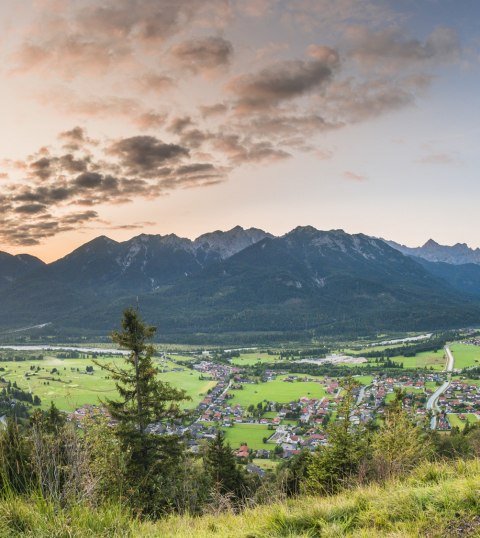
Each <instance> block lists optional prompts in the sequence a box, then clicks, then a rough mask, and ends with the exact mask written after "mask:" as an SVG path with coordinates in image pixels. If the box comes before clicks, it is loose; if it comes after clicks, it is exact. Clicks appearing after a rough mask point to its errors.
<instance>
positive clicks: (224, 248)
mask: <svg viewBox="0 0 480 538" xmlns="http://www.w3.org/2000/svg"><path fill="white" fill-rule="evenodd" d="M266 237H273V235H271V234H269V233H266V232H264V231H263V230H259V229H258V228H249V229H248V230H244V229H243V228H242V227H241V226H235V228H232V229H231V230H229V231H228V232H221V231H216V232H210V233H206V234H203V235H201V236H200V237H198V238H197V239H195V241H194V245H195V248H196V249H197V250H200V249H203V250H205V251H206V252H209V253H216V255H217V256H218V257H219V259H222V260H225V259H227V258H229V257H230V256H233V255H234V254H236V253H237V252H240V251H241V250H243V249H244V248H247V247H249V246H251V245H254V244H255V243H258V242H259V241H261V240H262V239H265V238H266Z"/></svg>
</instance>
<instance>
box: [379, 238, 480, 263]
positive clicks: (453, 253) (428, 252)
mask: <svg viewBox="0 0 480 538" xmlns="http://www.w3.org/2000/svg"><path fill="white" fill-rule="evenodd" d="M385 242H386V243H388V244H389V245H390V246H391V247H393V248H395V249H397V250H399V251H400V252H402V253H403V254H406V255H407V256H417V257H419V258H424V259H425V260H428V261H430V262H444V263H450V264H452V265H463V264H466V263H476V264H480V248H476V249H472V248H470V247H469V246H468V245H467V244H465V243H456V244H455V245H452V246H448V245H440V244H438V243H437V242H436V241H434V240H433V239H429V240H428V241H427V242H426V243H425V244H424V245H423V246H421V247H413V248H412V247H406V246H405V245H401V244H399V243H396V242H395V241H385Z"/></svg>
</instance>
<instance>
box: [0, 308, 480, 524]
mask: <svg viewBox="0 0 480 538" xmlns="http://www.w3.org/2000/svg"><path fill="white" fill-rule="evenodd" d="M154 332H155V330H154V328H153V327H149V326H147V325H146V324H144V323H143V321H142V320H141V319H140V317H139V315H138V312H137V311H135V310H133V309H128V310H126V311H125V313H124V316H123V320H122V330H121V331H119V332H115V333H114V334H113V340H114V342H115V343H117V344H118V345H119V346H120V347H122V348H123V349H126V350H129V352H130V354H129V355H128V356H127V357H126V362H127V366H125V365H123V364H122V366H121V367H118V366H117V365H115V364H107V363H105V362H102V363H99V362H95V364H96V365H97V366H98V367H100V368H102V369H104V370H106V371H108V372H109V375H110V376H111V378H112V379H114V381H115V382H116V387H117V395H116V397H115V398H113V399H112V400H107V401H106V407H107V410H108V414H103V413H99V414H92V415H91V416H88V417H85V419H84V420H83V422H82V423H81V432H79V431H78V428H77V427H76V425H75V423H74V422H67V421H66V419H65V416H64V415H63V414H62V413H60V412H59V411H58V410H57V409H56V407H55V406H54V405H53V404H52V405H51V407H50V409H49V410H48V411H41V410H35V411H34V412H33V413H32V414H31V416H30V418H29V422H28V425H26V426H22V423H21V422H20V421H18V420H15V419H14V418H13V417H12V418H10V419H9V420H8V421H7V425H6V427H5V428H4V429H3V431H1V432H0V494H3V495H11V494H12V492H13V493H19V494H34V495H35V497H36V498H37V499H38V496H39V495H40V496H41V498H43V499H44V500H46V501H48V502H50V503H54V504H55V505H57V506H59V507H66V506H67V507H68V506H75V505H76V503H78V502H79V500H82V501H88V502H90V503H91V505H92V506H96V507H98V506H99V505H102V504H104V505H109V503H112V502H120V503H123V504H124V505H125V506H128V507H129V508H131V509H133V510H134V511H135V512H136V514H137V515H138V516H139V517H148V518H158V517H162V516H163V515H165V514H168V513H171V512H178V513H188V514H190V515H196V514H202V513H219V512H221V511H232V510H233V511H239V510H242V509H243V508H244V507H246V506H252V505H254V504H261V503H271V502H272V501H274V500H277V499H284V498H285V497H289V496H290V497H291V496H295V495H298V494H302V493H310V494H321V495H329V494H332V493H335V492H337V491H339V490H341V489H344V488H351V487H355V486H357V485H358V484H361V483H369V482H382V481H384V480H386V479H389V478H392V477H396V476H399V475H403V474H407V473H409V472H410V471H411V470H412V469H413V468H414V467H415V466H416V465H418V464H420V463H421V462H422V461H423V460H425V459H429V458H438V457H443V458H452V457H457V456H458V455H461V456H462V457H472V456H474V455H477V456H478V455H480V428H479V427H470V426H468V427H466V428H465V430H464V431H462V432H460V431H458V430H452V434H450V435H447V436H439V435H436V434H432V433H431V432H429V431H426V430H425V429H424V428H422V427H421V425H418V424H416V423H414V422H413V421H412V419H411V418H410V416H409V415H408V414H407V413H406V412H405V410H404V408H403V403H404V400H405V397H406V396H405V393H403V392H402V391H400V390H398V391H397V392H396V394H395V399H394V401H393V402H391V403H390V404H388V405H387V406H386V408H385V410H384V411H385V412H384V419H383V421H382V423H381V424H376V423H369V424H364V425H363V424H357V423H355V422H354V421H353V416H354V413H353V412H354V408H355V405H356V404H355V402H356V390H357V388H358V387H357V384H356V383H355V382H354V381H353V380H352V378H347V379H346V380H345V381H344V383H343V389H344V397H343V399H342V402H341V403H340V405H339V407H338V409H337V419H336V420H335V421H330V422H329V423H328V425H327V434H328V444H327V445H325V446H320V447H319V448H318V449H317V450H315V451H314V452H309V451H304V452H301V453H300V454H299V455H298V456H296V457H294V458H292V459H291V460H289V461H285V462H284V463H282V464H280V465H279V467H278V469H277V471H274V472H273V471H272V472H269V473H266V474H265V475H264V476H262V475H263V473H262V472H258V471H261V470H260V469H259V468H258V467H256V466H252V465H239V464H238V462H237V459H236V457H235V455H234V453H233V451H232V449H231V447H230V446H229V445H228V444H227V443H226V441H225V438H224V434H223V433H222V432H220V431H219V432H217V434H216V435H215V436H214V437H213V439H211V440H210V441H208V442H206V443H205V444H204V445H203V446H202V447H201V450H200V452H199V453H198V454H195V453H192V452H189V451H188V450H187V447H188V442H189V439H188V438H182V437H181V436H179V435H176V434H174V433H173V432H175V431H177V429H176V428H172V429H169V427H170V426H172V425H175V426H178V425H181V424H182V423H184V422H185V420H186V416H185V414H184V412H183V411H182V409H181V407H180V404H181V402H182V401H184V400H185V399H187V396H186V394H185V392H184V391H181V390H178V389H175V388H173V387H172V386H171V385H169V384H168V383H165V382H162V381H160V380H159V379H158V377H157V376H156V372H157V371H156V368H155V366H154V362H153V360H152V353H153V348H152V346H151V345H150V344H149V341H150V340H151V339H152V337H153V335H154ZM9 390H10V392H12V393H13V391H14V390H17V387H15V386H13V385H12V386H10V387H9ZM5 396H7V390H6V389H5ZM265 409H266V407H265V406H264V405H263V404H262V403H259V404H257V405H256V406H253V407H252V408H251V409H250V411H251V412H252V413H258V414H261V413H263V412H264V411H265ZM152 425H156V426H158V427H159V428H160V429H161V430H162V431H163V433H162V434H160V435H159V434H156V433H153V430H152ZM282 453H283V449H282V447H281V446H278V447H276V449H275V454H276V455H277V456H281V455H282ZM249 456H250V455H249ZM249 459H251V458H249ZM247 461H248V460H247ZM112 470H114V472H112ZM247 470H249V471H253V472H247Z"/></svg>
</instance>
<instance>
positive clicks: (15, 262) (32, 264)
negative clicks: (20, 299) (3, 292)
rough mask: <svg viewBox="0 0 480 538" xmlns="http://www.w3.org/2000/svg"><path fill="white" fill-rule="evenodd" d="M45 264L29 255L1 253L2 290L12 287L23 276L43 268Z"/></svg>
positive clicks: (0, 279) (0, 286)
mask: <svg viewBox="0 0 480 538" xmlns="http://www.w3.org/2000/svg"><path fill="white" fill-rule="evenodd" d="M43 265H45V264H44V262H42V260H39V259H38V258H35V256H30V255H29V254H17V255H16V256H13V255H12V254H7V253H6V252H0V288H3V287H5V286H8V285H11V284H12V283H14V282H15V281H17V280H18V279H19V278H21V277H22V276H23V275H25V274H27V273H30V272H31V271H34V270H35V269H38V268H39V267H42V266H43Z"/></svg>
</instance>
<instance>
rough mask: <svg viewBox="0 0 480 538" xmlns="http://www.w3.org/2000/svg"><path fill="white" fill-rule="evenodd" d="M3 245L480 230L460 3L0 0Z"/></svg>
mask: <svg viewBox="0 0 480 538" xmlns="http://www.w3.org/2000/svg"><path fill="white" fill-rule="evenodd" d="M0 54H1V62H0V73H1V75H0V76H1V83H0V117H1V123H0V250H4V251H7V252H11V253H14V254H15V253H23V252H26V253H30V254H34V255H37V256H39V257H41V258H42V259H44V260H46V261H51V260H54V259H57V258H59V257H61V256H63V255H65V254H66V253H68V252H70V251H71V250H73V249H74V248H76V247H78V246H79V245H81V244H83V243H85V242H87V241H89V240H90V239H92V238H94V237H96V236H98V235H108V236H109V237H111V238H113V239H116V240H126V239H128V238H130V237H132V236H134V235H138V234H140V233H149V234H168V233H176V234H177V235H180V236H183V237H190V238H195V237H197V236H198V235H200V234H202V233H205V232H208V231H213V230H217V229H220V230H228V229H230V228H232V227H234V226H235V225H241V226H244V227H252V226H253V227H257V228H262V229H265V230H267V231H269V232H271V233H274V234H277V235H280V234H283V233H286V232H288V231H289V230H291V229H292V228H295V227H296V226H299V225H312V226H315V227H316V228H318V229H322V230H329V229H338V228H341V229H344V230H346V231H347V232H349V233H359V232H362V233H365V234H368V235H373V236H376V237H384V238H387V239H393V240H395V241H398V242H400V243H403V244H407V245H410V246H416V245H419V244H423V243H424V242H425V241H426V240H427V239H429V238H434V239H435V240H436V241H438V242H440V243H442V244H454V243H456V242H466V243H468V244H469V245H470V246H472V247H479V246H480V237H479V235H478V229H480V211H479V209H478V200H479V199H480V181H479V180H480V174H479V170H480V152H479V151H478V142H479V135H480V126H479V119H480V112H479V111H480V92H479V91H478V88H480V3H479V2H478V1H476V0H402V1H398V0H397V1H385V0H383V1H373V0H82V1H81V2H79V1H78V0H3V1H2V2H1V3H0Z"/></svg>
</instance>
